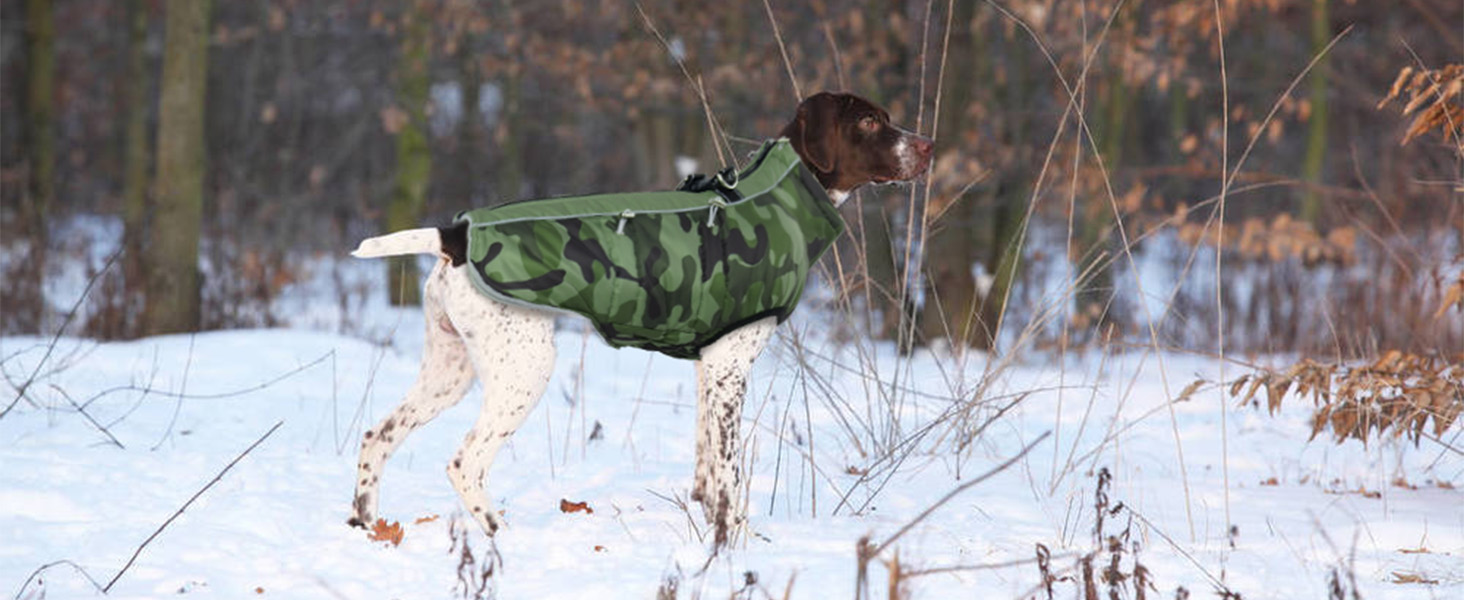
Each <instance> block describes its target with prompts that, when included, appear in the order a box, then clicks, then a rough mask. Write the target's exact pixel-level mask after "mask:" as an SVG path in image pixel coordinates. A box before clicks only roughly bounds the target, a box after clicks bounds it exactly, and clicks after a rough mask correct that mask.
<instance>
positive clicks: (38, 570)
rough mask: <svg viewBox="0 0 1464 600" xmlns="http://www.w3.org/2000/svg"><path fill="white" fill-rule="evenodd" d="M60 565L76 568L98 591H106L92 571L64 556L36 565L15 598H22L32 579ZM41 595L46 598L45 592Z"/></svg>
mask: <svg viewBox="0 0 1464 600" xmlns="http://www.w3.org/2000/svg"><path fill="white" fill-rule="evenodd" d="M58 565H66V566H68V567H71V568H72V569H75V570H76V572H77V573H81V576H82V577H85V578H86V581H87V583H90V584H92V587H93V588H96V590H97V591H98V592H103V593H105V590H103V589H102V586H101V584H99V583H97V580H96V579H93V578H92V576H91V573H88V572H86V569H83V568H82V567H81V565H78V564H76V563H74V562H72V561H70V560H68V559H64V558H63V559H61V560H56V561H51V562H48V563H46V564H44V565H41V566H39V567H36V570H34V571H31V574H30V577H26V578H25V583H22V584H21V585H20V591H18V592H16V593H15V600H20V595H21V594H24V593H25V591H26V590H27V589H29V588H30V584H31V582H32V581H35V579H36V577H37V576H39V575H40V574H41V573H45V572H46V571H48V570H50V568H51V567H55V566H58ZM40 597H41V598H44V597H45V594H44V592H43V593H42V595H41V596H40Z"/></svg>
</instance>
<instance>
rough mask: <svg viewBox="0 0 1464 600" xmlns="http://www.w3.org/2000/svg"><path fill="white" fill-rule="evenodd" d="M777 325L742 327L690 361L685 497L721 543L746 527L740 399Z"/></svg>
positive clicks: (765, 321)
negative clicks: (691, 421)
mask: <svg viewBox="0 0 1464 600" xmlns="http://www.w3.org/2000/svg"><path fill="white" fill-rule="evenodd" d="M777 327H778V321H777V319H774V318H772V317H768V318H766V319H762V320H760V321H755V322H753V323H750V324H747V325H744V326H742V327H740V328H738V329H735V330H733V331H731V332H730V333H728V334H727V335H724V336H722V338H721V339H719V340H717V341H715V342H712V343H711V345H709V346H707V347H706V348H702V351H701V360H699V361H697V362H696V387H697V402H696V478H695V480H694V483H693V484H692V488H691V499H692V500H697V501H699V502H701V505H702V512H703V513H704V514H705V515H706V518H707V522H708V523H712V524H713V525H715V526H716V532H715V536H716V543H717V544H719V545H720V544H724V543H726V542H727V541H728V539H729V538H731V537H736V535H737V533H738V532H739V531H740V530H741V529H742V527H743V526H744V525H746V522H747V519H746V515H747V511H746V510H745V507H744V506H743V502H742V494H741V493H739V490H738V488H739V487H740V485H741V483H742V463H741V461H742V432H741V424H742V399H743V396H744V394H745V393H746V392H747V374H748V372H749V371H751V370H752V362H753V361H754V360H756V359H757V355H758V354H760V353H762V349H763V346H764V345H765V344H766V343H767V341H768V338H769V337H771V336H772V334H773V330H774V329H776V328H777Z"/></svg>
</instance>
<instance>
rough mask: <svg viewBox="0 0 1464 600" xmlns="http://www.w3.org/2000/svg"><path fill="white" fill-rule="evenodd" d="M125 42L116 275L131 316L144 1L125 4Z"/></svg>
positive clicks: (143, 175)
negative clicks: (119, 244)
mask: <svg viewBox="0 0 1464 600" xmlns="http://www.w3.org/2000/svg"><path fill="white" fill-rule="evenodd" d="M127 21H128V29H129V32H128V41H127V44H128V45H127V78H126V81H125V82H124V83H123V94H124V97H125V98H126V106H125V107H124V108H123V110H124V111H125V115H126V117H125V118H126V119H127V121H126V125H125V126H124V130H123V150H122V153H123V157H122V164H123V183H122V226H123V231H122V238H123V245H124V249H123V252H122V276H123V281H124V282H125V283H126V291H125V292H124V295H125V296H126V301H125V302H124V303H123V306H125V307H127V308H128V309H127V310H124V311H123V312H125V313H127V314H129V315H130V314H132V312H133V311H132V310H130V309H131V308H133V307H136V306H142V304H140V303H138V302H137V301H138V300H140V299H141V297H142V295H143V291H144V289H145V286H144V276H143V274H144V273H145V272H146V271H145V270H144V269H143V255H142V253H143V247H144V243H143V242H144V240H146V239H147V209H148V206H147V204H148V202H147V184H148V177H147V174H148V143H147V142H148V139H147V112H148V105H147V94H148V82H149V79H150V78H149V77H148V69H147V49H146V44H147V23H148V9H147V1H146V0H129V1H128V2H127ZM127 320H128V321H132V323H131V324H125V323H124V324H123V325H122V327H121V330H120V331H115V332H113V333H114V334H117V335H121V336H123V337H132V336H134V335H136V334H137V327H136V323H135V321H134V320H133V319H127Z"/></svg>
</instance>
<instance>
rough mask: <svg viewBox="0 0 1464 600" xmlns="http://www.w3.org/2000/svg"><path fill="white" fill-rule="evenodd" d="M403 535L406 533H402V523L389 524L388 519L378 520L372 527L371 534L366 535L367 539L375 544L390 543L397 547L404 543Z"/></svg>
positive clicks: (393, 522)
mask: <svg viewBox="0 0 1464 600" xmlns="http://www.w3.org/2000/svg"><path fill="white" fill-rule="evenodd" d="M403 535H405V532H403V531H402V524H401V523H398V522H396V521H392V522H391V523H387V522H386V519H377V520H376V523H374V524H372V525H371V533H368V534H366V537H367V538H369V539H370V540H371V541H373V542H388V543H390V544H391V545H393V546H397V545H400V544H401V543H402V536H403Z"/></svg>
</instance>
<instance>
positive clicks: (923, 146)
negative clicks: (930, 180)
mask: <svg viewBox="0 0 1464 600" xmlns="http://www.w3.org/2000/svg"><path fill="white" fill-rule="evenodd" d="M912 137H913V138H914V139H913V140H912V142H911V145H912V146H914V148H915V154H916V155H917V156H919V157H920V158H930V155H931V154H932V153H934V152H935V142H934V141H933V140H931V139H930V138H928V137H925V136H923V135H917V136H912Z"/></svg>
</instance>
